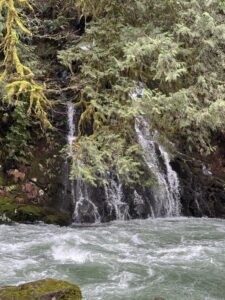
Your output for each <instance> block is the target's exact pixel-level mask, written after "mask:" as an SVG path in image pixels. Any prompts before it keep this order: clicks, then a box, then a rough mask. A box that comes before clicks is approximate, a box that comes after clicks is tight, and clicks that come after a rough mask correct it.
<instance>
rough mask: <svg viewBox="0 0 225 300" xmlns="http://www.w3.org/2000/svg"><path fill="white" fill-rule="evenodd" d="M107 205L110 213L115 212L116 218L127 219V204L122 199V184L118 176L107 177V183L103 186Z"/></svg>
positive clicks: (128, 217)
mask: <svg viewBox="0 0 225 300" xmlns="http://www.w3.org/2000/svg"><path fill="white" fill-rule="evenodd" d="M104 190H105V197H106V202H107V205H108V207H109V209H110V215H112V214H115V217H116V220H128V219H130V215H129V205H128V204H127V203H126V202H125V201H124V197H125V195H124V193H123V186H122V184H121V182H120V180H119V178H116V179H115V178H112V177H111V178H110V179H108V185H107V186H105V187H104Z"/></svg>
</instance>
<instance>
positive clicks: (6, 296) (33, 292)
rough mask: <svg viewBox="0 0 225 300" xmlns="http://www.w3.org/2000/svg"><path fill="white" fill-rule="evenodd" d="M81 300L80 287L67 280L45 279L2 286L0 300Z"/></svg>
mask: <svg viewBox="0 0 225 300" xmlns="http://www.w3.org/2000/svg"><path fill="white" fill-rule="evenodd" d="M52 299H54V300H81V299H82V295H81V291H80V288H79V287H78V286H76V285H74V284H71V283H69V282H66V281H61V280H55V279H45V280H39V281H34V282H30V283H27V284H23V285H20V286H18V287H2V288H0V300H52Z"/></svg>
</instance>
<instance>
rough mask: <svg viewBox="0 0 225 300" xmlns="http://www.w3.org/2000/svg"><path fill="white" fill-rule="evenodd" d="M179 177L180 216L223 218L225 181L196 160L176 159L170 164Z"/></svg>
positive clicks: (224, 212)
mask: <svg viewBox="0 0 225 300" xmlns="http://www.w3.org/2000/svg"><path fill="white" fill-rule="evenodd" d="M172 166H173V168H174V170H175V171H176V172H177V173H178V175H179V180H180V186H181V204H182V214H183V215H184V216H193V217H204V216H206V217H210V218H225V188H224V187H225V180H224V179H223V178H222V177H221V176H218V175H217V174H214V173H212V172H211V171H210V170H207V168H206V167H205V165H204V164H203V163H202V162H201V161H198V160H194V159H189V158H185V157H181V156H180V157H177V158H176V159H175V160H174V162H173V163H172Z"/></svg>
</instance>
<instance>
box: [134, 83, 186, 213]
mask: <svg viewBox="0 0 225 300" xmlns="http://www.w3.org/2000/svg"><path fill="white" fill-rule="evenodd" d="M142 94H143V84H142V83H139V84H138V85H137V87H136V90H135V92H134V93H133V94H132V95H131V98H132V99H133V100H136V99H137V98H138V97H141V96H142ZM135 131H136V134H137V136H138V141H139V144H140V145H141V147H142V149H143V150H144V154H143V158H144V161H145V163H146V165H147V166H148V168H149V169H150V170H151V172H152V173H154V175H155V178H156V180H157V183H158V185H157V186H156V187H153V188H152V191H153V196H154V200H155V203H154V209H153V211H154V212H152V216H154V217H160V216H165V217H172V216H179V215H180V211H181V205H180V191H179V180H178V176H177V174H176V172H175V171H174V170H173V169H172V167H171V165H170V157H169V154H168V153H167V152H166V150H165V149H164V147H163V146H162V145H160V143H159V142H158V139H157V135H158V133H157V132H156V134H154V135H151V134H150V132H151V131H150V126H149V123H148V122H147V121H146V120H145V118H144V117H143V116H138V117H136V119H135ZM151 210H152V206H151Z"/></svg>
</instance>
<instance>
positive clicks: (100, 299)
mask: <svg viewBox="0 0 225 300" xmlns="http://www.w3.org/2000/svg"><path fill="white" fill-rule="evenodd" d="M0 266H1V267H0V285H10V284H19V283H24V282H28V281H32V280H38V279H42V278H48V277H53V278H58V279H65V280H68V281H70V282H72V283H77V284H78V285H80V287H81V289H82V292H83V297H84V300H151V299H152V298H154V297H162V298H164V299H165V300H224V295H225V284H224V282H225V272H224V270H225V221H224V220H216V219H193V218H190V219H189V218H177V219H176V218H174V219H160V218H159V219H149V220H136V221H127V222H118V221H117V222H113V223H111V224H107V225H98V226H89V227H80V226H79V227H65V228H60V227H57V226H53V225H48V226H47V225H16V226H5V225H2V226H0Z"/></svg>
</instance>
